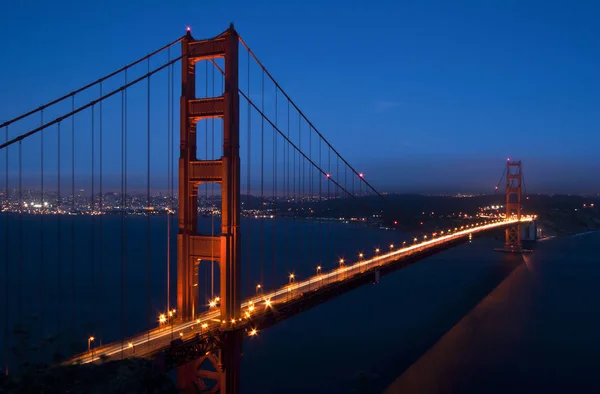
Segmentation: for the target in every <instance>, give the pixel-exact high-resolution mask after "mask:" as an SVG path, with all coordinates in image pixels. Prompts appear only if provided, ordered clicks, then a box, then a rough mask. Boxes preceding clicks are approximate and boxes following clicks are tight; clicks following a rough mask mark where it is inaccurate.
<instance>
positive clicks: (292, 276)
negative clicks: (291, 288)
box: [289, 274, 294, 283]
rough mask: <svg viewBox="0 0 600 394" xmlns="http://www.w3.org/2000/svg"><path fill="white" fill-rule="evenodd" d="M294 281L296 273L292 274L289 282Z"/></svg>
mask: <svg viewBox="0 0 600 394" xmlns="http://www.w3.org/2000/svg"><path fill="white" fill-rule="evenodd" d="M293 281H294V274H290V282H289V283H292V282H293Z"/></svg>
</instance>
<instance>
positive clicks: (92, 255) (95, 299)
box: [90, 105, 98, 327]
mask: <svg viewBox="0 0 600 394" xmlns="http://www.w3.org/2000/svg"><path fill="white" fill-rule="evenodd" d="M94 109H95V107H94V106H93V105H92V128H91V134H92V144H91V145H92V154H91V155H90V157H91V163H92V187H91V191H92V194H91V207H92V214H91V215H90V222H91V232H92V236H91V237H90V264H91V266H92V269H91V272H90V274H91V280H90V296H91V297H90V298H91V300H92V308H93V312H92V319H91V320H92V322H91V323H92V327H95V326H96V311H97V310H98V309H97V308H98V297H97V295H96V289H95V284H96V283H95V277H94V276H95V275H94V271H95V269H96V267H95V259H96V253H95V252H96V251H95V249H94V247H95V236H96V234H95V226H94V210H95V209H96V206H95V199H94V191H95V190H94V161H95V160H94V159H95V157H94V153H95V152H94V151H95V149H94V142H95V141H94V139H95V135H94V134H95V133H94V131H95V130H94V123H95V122H94V120H95V119H94V112H95V111H94Z"/></svg>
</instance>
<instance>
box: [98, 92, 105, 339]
mask: <svg viewBox="0 0 600 394" xmlns="http://www.w3.org/2000/svg"><path fill="white" fill-rule="evenodd" d="M100 96H102V82H101V83H100ZM102 104H103V102H102V101H101V102H100V105H99V112H100V113H99V118H100V119H99V124H98V132H99V134H100V136H99V137H100V152H99V154H100V185H99V186H100V205H99V207H98V209H99V213H100V220H99V222H100V223H99V226H100V237H99V243H100V249H99V250H98V252H99V253H98V257H99V264H98V271H99V273H98V281H99V282H100V283H99V284H98V289H99V297H98V298H99V299H100V313H99V316H100V324H99V326H98V332H99V335H98V338H99V341H100V345H102V329H103V324H102V322H103V315H104V298H103V291H102V285H103V283H102V268H103V258H104V244H103V227H102V221H103V216H104V192H103V189H102V186H103V185H102V175H103V174H102V171H103V170H102V164H103V163H102V145H103V136H102Z"/></svg>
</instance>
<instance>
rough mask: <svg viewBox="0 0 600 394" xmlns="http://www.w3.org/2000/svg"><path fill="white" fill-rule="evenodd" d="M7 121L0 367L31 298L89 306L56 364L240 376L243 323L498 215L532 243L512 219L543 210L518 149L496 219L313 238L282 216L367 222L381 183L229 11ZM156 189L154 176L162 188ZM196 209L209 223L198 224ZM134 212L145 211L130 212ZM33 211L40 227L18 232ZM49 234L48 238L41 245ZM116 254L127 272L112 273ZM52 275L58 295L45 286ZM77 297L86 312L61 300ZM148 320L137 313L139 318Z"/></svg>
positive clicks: (461, 237)
mask: <svg viewBox="0 0 600 394" xmlns="http://www.w3.org/2000/svg"><path fill="white" fill-rule="evenodd" d="M175 46H180V48H181V52H180V53H178V54H177V55H175V53H176V52H175V50H174V47H175ZM176 66H177V67H176ZM244 66H245V67H244ZM244 68H245V70H244ZM176 79H177V81H178V82H177V83H179V82H180V83H181V91H180V95H179V100H177V99H176V93H175V86H176V82H175V81H176ZM165 98H166V100H165ZM240 99H241V100H240ZM240 101H242V102H241V103H240ZM177 111H179V114H178V115H177ZM176 119H178V120H179V130H180V133H179V138H176V133H175V129H176V125H175V122H176ZM0 128H1V129H4V134H5V142H4V143H2V145H0V152H2V153H3V154H4V156H5V157H4V158H5V160H4V162H5V163H4V164H5V169H4V197H5V198H4V203H3V213H4V217H5V221H4V222H5V228H4V261H5V263H4V269H5V271H4V274H5V279H6V280H7V281H8V278H9V277H11V274H14V276H16V280H15V283H16V285H17V286H18V290H17V291H16V293H17V294H9V290H8V289H9V287H8V286H6V294H5V311H6V316H5V319H4V320H5V327H4V341H5V346H4V347H5V353H6V354H5V365H6V370H7V371H8V366H9V363H10V357H9V355H8V349H9V347H10V343H11V341H12V339H11V336H14V335H12V334H11V332H12V331H11V324H12V323H15V324H17V325H18V326H20V327H23V325H24V324H25V323H23V322H24V317H23V315H24V313H25V312H24V309H35V310H36V311H38V312H39V316H40V317H39V319H40V323H39V325H40V327H44V325H45V324H46V323H47V322H48V321H50V320H56V327H57V331H58V332H61V331H65V330H66V329H67V328H66V327H67V326H69V325H71V326H73V327H79V328H80V331H81V327H82V320H86V321H87V322H86V324H87V327H88V330H87V333H86V336H84V337H83V339H82V340H81V346H79V347H77V346H75V347H74V348H73V349H72V351H71V352H70V354H65V357H64V358H63V359H62V360H60V363H62V364H73V363H95V362H105V361H107V360H113V359H123V358H128V357H145V358H149V359H152V360H154V362H155V364H156V365H157V366H158V367H160V368H161V369H162V370H164V371H167V370H170V369H173V368H178V385H179V386H180V387H181V388H184V389H186V390H188V391H194V390H204V391H207V392H222V393H237V392H239V391H240V379H239V376H240V374H239V369H240V355H241V352H242V343H243V340H244V337H252V336H255V335H257V333H258V332H259V331H260V330H262V329H265V328H267V327H269V326H271V325H274V324H277V323H278V322H280V321H282V320H284V319H286V318H289V317H291V316H293V315H295V314H298V313H301V312H302V311H305V310H307V309H310V308H313V307H315V306H317V305H319V304H321V303H323V302H326V301H327V300H329V299H331V298H333V297H336V296H338V295H340V294H343V293H345V292H347V291H350V290H352V289H353V288H356V287H357V286H360V285H362V284H365V283H371V282H377V281H379V280H380V278H381V277H382V276H384V275H386V274H388V273H390V272H393V271H395V270H397V269H399V268H401V267H403V266H406V265H408V264H412V263H414V262H417V261H419V260H421V259H423V258H425V257H427V256H429V255H431V254H434V253H438V252H440V251H442V250H445V249H447V248H451V247H453V246H456V245H458V244H460V243H463V242H466V241H468V240H470V239H471V238H472V237H473V236H477V235H479V234H481V233H485V232H489V231H495V230H497V229H504V230H505V244H504V247H503V248H502V250H503V251H508V252H517V253H521V252H524V251H526V250H524V249H522V247H521V237H520V227H521V226H522V225H523V224H524V223H525V225H529V223H531V222H533V221H534V219H535V216H532V215H529V216H527V215H524V214H522V207H521V196H522V192H521V189H522V187H524V183H523V175H522V169H521V162H519V161H511V160H507V163H506V168H505V170H504V173H503V178H505V179H506V190H505V191H506V195H505V213H504V215H503V217H501V218H487V219H479V220H477V219H474V220H472V221H470V222H465V223H463V224H461V225H459V226H449V227H447V228H440V229H438V230H436V231H433V232H431V233H428V234H422V235H420V236H418V237H413V238H411V239H408V240H405V241H403V242H399V243H397V244H394V243H392V244H389V245H383V246H381V245H380V246H377V245H379V244H380V242H379V241H378V240H372V239H365V245H364V247H368V248H369V250H371V251H372V252H371V253H366V252H359V253H357V254H356V255H355V256H352V257H344V256H343V255H340V254H337V252H336V249H337V250H339V249H340V248H339V247H340V243H343V242H344V240H339V239H334V238H335V237H334V236H332V235H331V232H326V233H324V234H325V235H323V234H321V235H320V236H317V237H313V238H312V239H311V238H310V237H303V236H302V235H301V232H300V231H299V230H298V228H297V227H293V226H286V227H279V226H281V225H280V224H279V223H280V221H281V220H285V219H290V220H295V219H303V220H312V221H320V222H325V226H329V225H330V222H331V219H332V218H333V217H335V216H336V215H338V214H339V212H340V209H342V210H343V212H344V215H345V216H347V217H351V216H356V217H361V216H362V217H363V218H364V223H365V224H367V223H368V222H367V219H366V217H368V216H369V215H370V214H369V212H372V211H373V209H372V208H371V207H370V206H369V200H368V199H364V198H362V197H364V196H366V195H373V196H377V197H378V198H379V199H381V200H385V198H384V196H383V195H382V194H381V193H379V192H378V191H377V190H376V189H375V188H374V187H373V186H372V185H371V184H370V183H369V182H368V180H367V179H366V176H365V174H363V173H362V172H359V171H358V170H356V169H355V168H354V167H353V166H352V165H351V164H350V163H348V161H346V159H344V157H343V156H342V155H341V154H340V153H339V152H338V151H337V150H336V149H335V148H334V147H333V146H332V145H331V144H330V142H329V141H328V140H327V139H326V138H325V137H324V135H323V134H322V133H321V132H320V131H319V130H318V129H317V128H316V127H315V125H314V124H313V123H311V122H310V120H309V119H308V117H307V116H306V115H305V114H304V113H303V112H302V111H301V110H300V108H299V107H298V106H297V104H296V103H295V102H294V101H293V100H292V99H291V98H290V96H288V94H287V93H286V92H285V91H284V90H283V88H282V87H281V85H280V84H279V83H278V82H277V81H276V80H275V78H274V77H273V76H272V74H271V73H270V72H269V71H267V69H266V67H265V66H264V65H263V64H262V63H261V62H260V60H259V59H258V57H257V56H256V55H255V54H254V53H253V52H252V51H251V50H250V48H249V46H248V45H247V44H246V43H245V42H244V41H243V39H242V38H241V37H240V36H239V35H238V33H237V32H236V30H235V29H234V28H233V25H232V26H230V27H229V29H227V30H226V31H225V32H223V33H221V34H219V35H218V36H216V37H213V38H210V39H201V40H198V39H195V38H194V37H193V36H192V34H191V31H190V30H189V29H188V31H187V32H186V34H185V35H184V36H183V37H181V38H179V39H177V40H175V41H173V42H171V43H169V44H167V45H165V46H163V47H161V48H159V49H158V50H156V51H154V52H152V53H151V54H149V55H147V56H144V57H142V58H140V59H138V60H136V61H135V62H132V63H130V64H128V65H126V66H125V67H122V68H121V69H119V70H116V71H115V72H112V73H110V74H108V75H106V76H104V77H102V78H100V79H98V80H96V81H94V82H92V83H90V84H87V85H85V86H83V87H81V88H80V89H77V90H75V91H73V92H71V93H69V94H67V95H64V96H62V97H60V98H58V99H56V100H53V101H51V102H49V103H47V104H45V105H43V106H40V107H38V108H36V109H34V110H32V111H30V112H27V113H25V114H23V115H21V116H18V117H16V118H14V119H11V120H9V121H7V122H4V123H2V125H0ZM177 143H178V144H179V152H178V153H176V144H177ZM202 148H204V149H202ZM176 160H177V162H176ZM165 167H166V170H165ZM176 188H177V191H176ZM34 189H37V190H38V192H33V191H32V190H34ZM496 189H498V186H497V187H496ZM86 190H87V191H86ZM156 190H162V192H160V194H159V195H158V196H156ZM243 192H244V194H242V193H243ZM88 195H89V197H88ZM340 201H343V202H344V205H343V208H340V204H339V202H340ZM199 213H200V214H202V215H203V216H206V217H205V218H204V221H203V223H204V224H207V225H200V224H199ZM160 214H162V217H164V221H163V223H164V224H163V226H164V228H165V229H166V238H167V239H166V240H161V241H160V242H161V243H162V246H160V247H159V246H158V245H157V243H156V242H155V241H153V240H152V235H151V233H152V231H153V230H152V229H153V226H155V225H156V224H155V223H154V222H153V221H152V219H151V218H152V217H154V216H156V215H160ZM38 216H39V217H38ZM134 216H140V217H141V219H139V220H137V222H135V223H134V222H133V221H132V218H133V217H134ZM175 216H177V228H178V231H177V233H176V234H175V233H174V232H173V231H172V230H171V227H172V226H174V217H175ZM81 217H86V218H88V217H89V221H90V223H89V224H90V226H89V229H90V233H89V234H83V233H81V230H80V229H81V225H80V224H79V222H78V221H79V219H81ZM51 218H55V219H52V220H51ZM242 218H244V220H242ZM11 219H13V222H11V223H16V224H15V225H9V220H11ZM32 220H39V226H37V228H36V229H35V231H33V232H32V231H30V230H28V231H27V232H25V231H24V230H23V229H24V228H25V227H27V226H28V223H29V222H30V221H32ZM86 220H87V219H86ZM109 220H112V221H113V222H114V221H115V220H116V221H120V226H119V231H117V232H116V233H115V232H114V231H111V230H107V228H108V221H109ZM140 220H141V221H142V222H143V223H142V224H141V225H140ZM253 221H254V222H255V223H257V224H258V225H257V226H254V227H253V225H252V224H251V223H252V222H253ZM49 226H53V229H52V230H51V231H50V232H49V231H48V227H49ZM132 231H133V232H137V233H138V234H137V236H133V237H132ZM139 233H141V234H142V238H140V234H139ZM144 235H145V237H143V236H144ZM49 244H55V245H58V247H57V248H54V249H55V250H54V249H53V251H50V248H49V247H48V245H49ZM81 245H83V247H81ZM253 248H254V249H256V250H259V252H258V253H257V255H252V253H251V252H250V250H251V249H253ZM308 249H310V253H308V252H307V250H308ZM159 250H160V251H161V252H162V255H161V256H160V257H159V258H158V260H159V261H160V267H156V266H155V264H152V262H153V261H154V260H155V259H156V253H157V251H159ZM315 256H325V258H319V259H318V260H317V259H316V258H315ZM30 260H32V261H34V262H35V263H31V262H30ZM28 261H29V262H28ZM322 261H327V263H328V264H325V263H322ZM51 262H55V263H56V266H55V265H53V263H51ZM111 264H112V265H118V266H119V267H120V272H118V275H114V276H113V278H112V279H113V280H112V281H108V282H107V278H106V271H107V270H108V269H109V265H111ZM269 264H270V266H269ZM83 265H86V266H87V265H89V268H86V269H88V271H87V274H89V283H88V289H86V290H81V284H80V283H77V281H78V280H76V271H77V269H78V267H80V266H83ZM132 265H134V266H135V267H136V269H139V272H137V275H138V276H140V277H141V276H145V284H144V286H143V287H144V289H143V290H140V289H139V288H136V289H130V288H128V285H129V283H128V279H129V276H128V272H129V271H128V270H130V269H131V266H132ZM172 268H176V270H175V271H176V277H175V278H172V277H171V272H172ZM157 269H158V270H160V272H161V274H160V277H162V278H163V283H164V284H165V288H166V292H165V294H164V297H163V296H161V297H160V298H162V301H161V302H160V304H161V306H160V308H159V309H160V310H159V312H158V313H156V307H155V306H154V303H153V302H152V301H151V298H153V297H154V290H153V285H152V280H151V272H155V271H156V270H157ZM144 271H145V272H144ZM269 271H270V272H269ZM32 276H39V283H42V284H43V285H40V286H39V288H38V289H34V288H32V287H28V286H27V283H29V282H28V280H29V279H30V278H31V277H32ZM173 279H175V280H173ZM202 279H204V283H202ZM173 281H174V282H175V286H174V287H175V289H172V288H171V287H172V282H173ZM52 282H55V283H53V284H51V283H52ZM49 288H53V289H54V290H53V291H55V293H56V297H55V301H56V302H55V304H56V305H50V304H51V303H52V302H51V301H52V300H51V299H47V298H48V297H46V292H47V291H48V289H49ZM78 288H79V290H78ZM172 290H175V293H176V297H172ZM36 291H37V292H39V293H38V294H36ZM202 291H204V292H205V301H204V302H203V301H201V300H200V299H201V292H202ZM117 293H118V297H114V294H117ZM141 293H145V294H144V295H145V300H144V301H145V302H144V301H142V302H141V303H145V308H143V309H145V310H144V311H143V313H142V314H143V315H145V316H144V318H143V320H145V321H144V322H142V323H140V322H139V321H132V319H131V318H130V317H129V314H130V313H131V310H130V309H131V308H129V309H128V305H131V299H132V298H136V297H137V298H138V299H139V298H140V297H143V295H142V294H141ZM28 296H29V297H30V298H31V297H33V298H35V302H33V303H32V302H29V303H28V301H27V297H28ZM110 296H113V297H112V298H111V302H110V303H108V302H107V301H105V298H109V297H110ZM77 297H84V298H85V300H84V302H85V303H86V309H87V308H89V309H90V310H91V313H81V311H79V310H78V308H77V307H76V306H75V303H73V301H72V300H69V298H71V299H73V298H77ZM24 299H25V301H24ZM64 299H67V300H66V301H64ZM138 301H139V300H138ZM138 305H139V304H138ZM153 306H154V307H153ZM138 309H139V308H138ZM10 310H16V313H15V315H16V316H17V317H16V318H11V317H9V311H10ZM138 312H139V311H138ZM138 315H139V313H138ZM10 316H13V315H12V314H11V315H10ZM115 319H117V320H120V322H119V323H120V330H118V331H119V332H118V333H113V334H112V335H111V334H108V330H107V329H106V327H107V326H108V325H109V324H110V323H109V322H107V320H111V321H112V320H115ZM140 324H141V325H142V326H143V329H141V330H137V332H136V331H134V330H133V329H132V327H134V326H135V327H139V326H140ZM89 327H91V328H89ZM72 329H73V328H72ZM74 330H75V331H74V332H77V329H74ZM80 331H79V332H80ZM105 331H106V332H105ZM86 345H87V346H86ZM65 347H66V346H65ZM65 353H69V352H65ZM7 373H8V372H7Z"/></svg>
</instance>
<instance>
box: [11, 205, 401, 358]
mask: <svg viewBox="0 0 600 394" xmlns="http://www.w3.org/2000/svg"><path fill="white" fill-rule="evenodd" d="M6 224H7V225H8V232H7V233H6V230H5V225H6ZM167 228H168V218H167V217H166V216H154V217H150V218H148V217H146V216H129V217H127V219H126V220H125V223H124V222H123V221H122V218H121V217H120V216H119V215H115V216H111V215H106V216H103V217H102V218H100V217H98V216H96V217H92V216H71V217H68V216H53V215H44V216H41V215H37V216H29V215H22V216H21V217H19V216H18V215H13V214H11V215H9V216H8V217H6V216H4V215H0V235H1V236H0V240H1V241H0V258H1V260H0V261H1V262H2V264H0V288H2V289H3V290H5V291H6V294H8V303H7V302H6V297H5V292H4V291H3V292H1V293H0V307H1V308H2V309H1V310H3V313H1V316H0V319H1V320H0V330H1V331H0V332H2V338H3V339H5V338H8V341H9V343H8V345H7V343H5V341H4V340H2V341H0V342H1V343H0V355H2V356H4V354H5V351H4V350H5V348H6V347H8V348H9V349H11V348H12V347H13V346H15V345H17V347H18V348H19V349H20V350H19V351H20V352H21V353H22V352H23V351H25V350H26V351H25V353H22V358H25V359H28V360H29V361H30V362H46V361H49V360H51V359H53V358H54V357H59V356H60V355H65V354H72V353H75V352H81V351H84V350H86V349H87V339H88V337H89V336H94V338H95V342H94V343H95V344H100V343H108V342H112V341H116V340H119V339H121V338H126V337H128V336H131V335H134V334H136V333H139V332H142V331H144V330H145V329H147V328H148V327H155V326H156V325H157V322H156V320H157V317H158V315H159V314H160V313H163V312H165V311H166V310H167V309H168V306H167V269H166V266H167V265H166V261H167V249H168V247H167ZM199 228H200V230H201V231H202V232H203V233H204V234H211V233H212V232H213V231H214V232H215V233H218V232H219V228H220V223H219V220H218V218H216V219H211V218H201V219H200V223H199ZM242 231H243V238H242V267H243V273H242V286H243V293H244V294H245V295H246V296H249V295H253V294H254V293H255V288H256V285H257V284H258V283H260V284H261V285H262V287H263V288H264V289H267V290H268V289H271V288H274V287H275V286H281V285H283V284H285V283H287V281H288V279H287V278H288V275H289V274H290V273H292V272H293V273H294V274H295V275H296V277H297V278H298V279H300V278H305V277H307V276H308V275H313V274H314V273H315V272H316V267H317V266H318V265H321V266H322V267H323V270H327V269H330V268H333V267H334V266H336V265H337V261H338V260H339V258H341V257H343V258H345V259H346V261H350V260H351V259H352V258H356V257H357V256H358V253H359V252H364V253H365V255H369V254H371V255H372V254H373V252H374V249H375V247H376V246H381V247H382V248H383V247H386V248H389V244H390V243H391V242H394V243H396V244H399V243H401V241H402V240H403V239H410V238H411V237H410V235H402V234H399V233H397V232H389V231H380V230H377V229H372V228H365V227H364V226H360V225H352V224H342V223H321V222H313V221H307V220H288V219H286V220H255V219H248V220H247V219H243V220H242ZM176 233H177V220H176V218H173V220H172V223H171V235H172V236H171V242H170V257H171V264H170V268H171V269H170V278H171V281H170V283H171V285H170V306H171V307H172V308H173V307H175V306H176V302H175V300H176V298H175V297H176V289H175V286H176V245H177V244H176ZM6 234H7V235H6ZM123 234H125V237H126V245H125V248H123V242H122V239H123ZM92 240H93V241H92ZM148 241H149V242H148ZM7 248H8V251H9V254H8V262H9V264H8V275H7V274H5V271H4V270H5V267H6V265H5V264H4V262H5V261H6V257H5V256H6V255H5V251H6V249H7ZM148 252H149V253H148ZM199 271H200V273H199V274H200V275H199V276H200V278H199V285H200V286H199V287H200V299H201V301H202V302H204V303H205V304H208V301H209V300H210V299H211V298H212V297H213V292H212V290H213V286H212V285H211V277H212V273H211V264H210V263H209V262H203V263H202V264H201V266H200V270H199ZM217 276H218V269H216V268H215V281H214V282H215V286H214V292H215V295H216V294H218V277H217ZM123 288H124V289H125V291H124V292H123ZM123 305H124V306H125V307H124V308H122V306H123ZM6 312H7V313H6ZM6 316H8V335H5V333H4V332H5V331H4V328H5V323H6ZM16 327H25V328H26V337H24V336H19V337H17V336H16V335H15V333H14V329H15V328H16ZM25 343H26V344H27V345H25ZM0 364H4V362H2V363H0ZM16 364H17V360H16V359H15V355H14V352H13V351H10V352H9V366H11V365H12V366H14V365H16Z"/></svg>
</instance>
